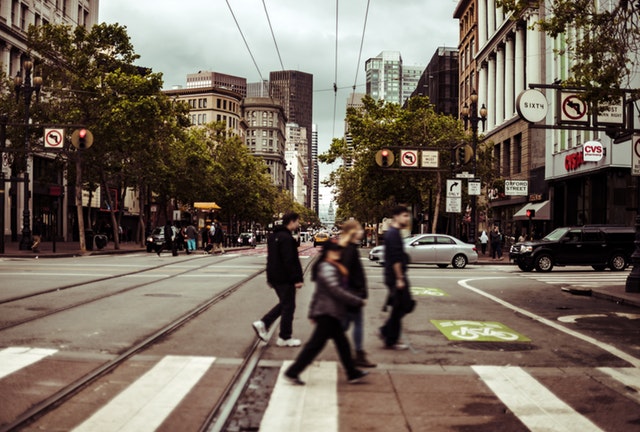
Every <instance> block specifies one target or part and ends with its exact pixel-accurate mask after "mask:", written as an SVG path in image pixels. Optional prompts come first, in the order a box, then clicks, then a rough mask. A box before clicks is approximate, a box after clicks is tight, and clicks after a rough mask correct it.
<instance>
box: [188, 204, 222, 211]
mask: <svg viewBox="0 0 640 432" xmlns="http://www.w3.org/2000/svg"><path fill="white" fill-rule="evenodd" d="M193 207H194V208H196V209H198V210H209V211H211V210H220V209H221V208H222V207H220V206H219V205H218V204H216V203H214V202H197V203H193Z"/></svg>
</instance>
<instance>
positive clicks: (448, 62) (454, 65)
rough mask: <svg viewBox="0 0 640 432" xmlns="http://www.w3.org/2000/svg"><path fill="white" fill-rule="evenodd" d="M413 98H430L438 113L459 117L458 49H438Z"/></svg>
mask: <svg viewBox="0 0 640 432" xmlns="http://www.w3.org/2000/svg"><path fill="white" fill-rule="evenodd" d="M413 96H428V97H429V101H430V102H431V103H432V104H433V105H434V108H435V111H436V112H438V113H440V114H445V115H450V116H453V117H455V118H457V117H458V48H451V47H440V48H438V49H437V51H436V52H435V53H434V54H433V57H431V60H430V61H429V64H428V65H427V67H426V68H425V70H424V71H423V72H422V74H421V75H420V79H419V80H418V84H417V85H416V88H415V90H414V91H413V93H412V94H411V97H413Z"/></svg>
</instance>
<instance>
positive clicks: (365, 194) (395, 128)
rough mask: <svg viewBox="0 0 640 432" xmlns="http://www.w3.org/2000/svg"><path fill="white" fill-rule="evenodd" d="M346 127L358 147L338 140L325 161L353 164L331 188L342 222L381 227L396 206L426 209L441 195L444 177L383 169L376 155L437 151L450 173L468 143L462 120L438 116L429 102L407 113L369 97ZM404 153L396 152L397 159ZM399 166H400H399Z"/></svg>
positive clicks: (415, 102)
mask: <svg viewBox="0 0 640 432" xmlns="http://www.w3.org/2000/svg"><path fill="white" fill-rule="evenodd" d="M347 122H348V125H349V132H350V134H351V137H352V141H353V146H352V148H348V147H347V145H346V143H345V142H344V141H343V140H334V141H333V143H332V145H331V147H330V149H329V151H328V152H327V153H325V154H323V155H321V156H320V160H321V161H322V162H326V163H331V162H334V161H335V160H337V159H338V158H342V159H345V158H352V160H353V168H351V169H347V168H345V167H341V168H338V169H337V170H336V171H334V172H333V173H332V174H331V176H330V178H329V179H328V180H327V181H326V184H327V185H329V186H331V187H333V189H334V194H335V198H336V202H337V204H338V211H337V216H338V218H339V219H346V218H349V217H355V218H356V219H359V220H361V221H363V222H373V223H375V222H377V221H379V220H380V219H381V218H382V217H383V216H385V215H388V212H389V210H390V208H391V207H392V206H393V205H395V204H397V203H409V204H417V205H423V204H424V203H425V202H426V201H427V200H428V196H429V191H430V190H431V191H433V192H435V193H439V192H440V191H441V189H442V179H443V177H442V171H441V172H440V173H438V172H436V171H430V172H424V171H417V172H411V171H406V170H405V171H393V170H385V169H383V168H381V167H379V166H378V165H377V164H376V162H375V154H376V152H377V151H378V150H380V149H381V148H384V147H395V146H400V147H422V148H424V149H429V150H437V151H438V152H439V154H440V169H441V170H443V171H444V172H445V173H446V172H449V169H450V163H451V149H452V148H453V147H454V146H455V145H457V144H459V143H461V142H463V141H465V140H467V139H468V137H467V136H466V135H465V133H464V131H463V129H462V125H461V124H460V122H459V121H458V120H457V119H454V118H452V117H450V116H445V115H441V114H438V113H436V112H435V111H434V109H433V106H432V105H431V104H430V103H429V100H428V98H424V97H421V98H412V99H410V100H409V103H408V106H407V108H406V109H402V108H401V107H400V106H399V105H396V104H388V103H387V104H385V103H383V102H382V101H377V102H376V101H374V100H373V99H372V98H370V97H365V99H364V100H363V107H362V108H358V109H356V108H350V109H349V110H348V111H347ZM398 155H399V151H398V150H396V159H397V157H398ZM396 166H397V162H396Z"/></svg>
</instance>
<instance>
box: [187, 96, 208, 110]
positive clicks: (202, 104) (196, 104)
mask: <svg viewBox="0 0 640 432" xmlns="http://www.w3.org/2000/svg"><path fill="white" fill-rule="evenodd" d="M187 103H188V104H189V106H190V107H191V108H206V107H207V98H199V99H188V100H187Z"/></svg>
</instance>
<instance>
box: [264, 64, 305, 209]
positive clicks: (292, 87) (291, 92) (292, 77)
mask: <svg viewBox="0 0 640 432" xmlns="http://www.w3.org/2000/svg"><path fill="white" fill-rule="evenodd" d="M269 87H270V90H271V97H273V98H274V99H275V100H276V101H280V103H281V104H282V106H283V107H284V112H285V115H286V117H287V120H288V121H289V122H291V123H296V124H298V125H299V126H300V127H303V128H306V130H307V143H308V144H309V145H310V143H311V124H312V121H313V75H312V74H309V73H306V72H301V71H295V70H287V71H276V72H271V73H270V74H269ZM307 158H308V169H309V172H308V173H307V177H308V178H312V175H311V170H312V169H313V164H312V161H311V151H309V152H307ZM308 187H309V191H308V192H309V193H307V196H308V197H311V195H312V194H311V187H312V185H311V184H309V185H308ZM306 205H307V206H308V207H310V206H311V202H308V203H307V204H306Z"/></svg>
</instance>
